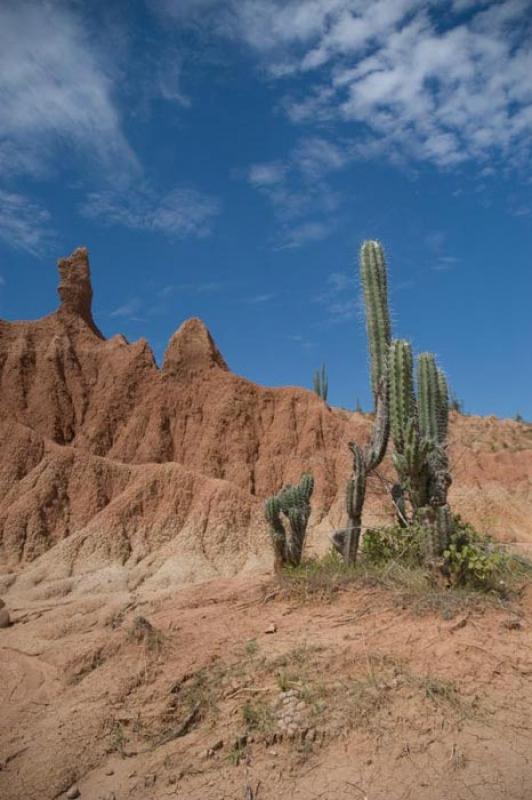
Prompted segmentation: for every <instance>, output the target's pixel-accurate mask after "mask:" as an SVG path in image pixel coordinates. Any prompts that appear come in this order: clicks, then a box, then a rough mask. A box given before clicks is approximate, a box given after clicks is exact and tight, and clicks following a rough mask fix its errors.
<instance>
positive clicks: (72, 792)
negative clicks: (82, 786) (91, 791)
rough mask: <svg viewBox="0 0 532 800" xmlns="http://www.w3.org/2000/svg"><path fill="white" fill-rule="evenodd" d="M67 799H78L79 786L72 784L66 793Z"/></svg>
mask: <svg viewBox="0 0 532 800" xmlns="http://www.w3.org/2000/svg"><path fill="white" fill-rule="evenodd" d="M66 796H67V800H76V797H79V796H80V791H79V789H78V787H77V786H71V787H70V789H69V790H68V792H67V793H66Z"/></svg>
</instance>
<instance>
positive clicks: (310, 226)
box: [278, 220, 334, 250]
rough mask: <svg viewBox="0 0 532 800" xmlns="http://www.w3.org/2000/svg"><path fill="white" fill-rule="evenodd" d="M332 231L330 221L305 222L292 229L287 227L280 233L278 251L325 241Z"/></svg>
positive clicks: (332, 223)
mask: <svg viewBox="0 0 532 800" xmlns="http://www.w3.org/2000/svg"><path fill="white" fill-rule="evenodd" d="M333 230H334V222H333V221H332V220H307V221H305V222H301V223H299V224H298V225H294V226H293V227H287V228H285V230H284V231H283V233H282V238H281V242H280V244H279V245H278V249H279V250H288V249H292V248H296V247H301V246H302V245H305V244H309V243H310V242H319V241H321V240H322V239H326V238H327V237H328V236H330V235H331V233H332V232H333Z"/></svg>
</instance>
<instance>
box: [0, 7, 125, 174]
mask: <svg viewBox="0 0 532 800" xmlns="http://www.w3.org/2000/svg"><path fill="white" fill-rule="evenodd" d="M0 130H1V132H2V143H1V145H0V171H2V172H7V171H25V172H31V174H32V175H34V174H35V171H42V170H44V169H46V167H47V165H48V163H49V162H50V161H51V160H52V159H53V157H54V155H57V153H58V152H61V153H64V152H65V145H66V146H67V150H70V151H71V152H82V153H83V154H84V155H89V156H92V157H95V158H96V159H98V160H99V161H101V162H103V163H104V164H105V165H106V167H107V168H112V169H113V172H116V171H117V170H118V169H119V168H127V169H128V170H131V169H133V168H135V167H136V166H137V162H136V158H135V156H134V154H133V153H132V151H131V149H130V147H129V145H128V142H127V141H126V138H125V136H124V134H123V132H122V127H121V120H120V117H119V113H118V111H117V108H116V105H115V102H114V99H113V81H112V78H111V74H110V72H109V69H108V68H107V66H106V63H105V59H104V58H103V56H102V53H101V52H100V51H99V50H98V47H97V45H95V44H94V42H90V41H89V40H88V36H87V26H86V25H85V23H84V21H83V19H82V18H81V17H80V16H79V15H77V14H76V13H75V11H74V10H73V7H72V6H69V5H67V4H60V3H57V2H30V1H29V0H3V2H2V3H1V4H0ZM2 153H4V157H2ZM6 153H8V154H9V158H8V159H6V157H5V154H6ZM0 174H1V172H0Z"/></svg>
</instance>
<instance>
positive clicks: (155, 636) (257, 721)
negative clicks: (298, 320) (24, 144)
mask: <svg viewBox="0 0 532 800" xmlns="http://www.w3.org/2000/svg"><path fill="white" fill-rule="evenodd" d="M58 267H59V278H58V280H59V289H58V291H59V307H58V309H57V310H56V311H54V312H52V313H51V314H49V315H48V316H47V317H45V318H43V319H40V320H36V321H31V322H5V321H2V322H1V323H0V376H1V377H0V391H1V398H2V403H1V407H0V419H1V426H2V436H1V439H0V442H1V447H2V458H1V460H0V596H1V598H2V601H3V603H4V604H5V606H4V608H3V609H0V613H3V615H4V617H3V622H4V623H5V625H6V626H5V627H4V628H3V629H1V630H0V659H1V674H2V676H3V679H2V686H1V692H2V721H1V725H0V796H1V797H2V798H3V800H4V798H5V800H19V799H20V800H21V799H22V798H28V799H29V798H31V800H37V798H50V800H52V799H53V800H55V799H56V798H74V797H79V796H80V797H81V798H82V799H83V800H126V798H127V800H130V799H131V800H134V799H135V798H138V799H139V800H141V798H142V799H143V800H144V799H146V800H147V799H148V798H150V800H151V799H152V798H153V800H159V799H160V798H166V797H177V798H179V797H182V798H190V799H191V800H195V799H196V798H197V799H198V800H199V798H205V799H206V800H211V798H212V800H215V799H216V800H221V798H235V799H236V798H245V800H251V799H252V798H253V800H270V798H271V799H273V798H280V797H289V796H290V797H298V798H299V797H301V798H332V797H344V796H345V797H353V798H367V799H368V800H389V799H390V798H394V800H395V799H397V800H399V798H404V799H405V800H406V799H407V798H427V800H443V798H453V800H454V799H456V798H464V800H466V798H479V800H480V798H483V800H486V798H489V799H490V800H491V798H493V800H495V798H503V797H504V798H506V797H507V798H515V800H518V799H519V800H524V799H525V798H526V797H528V796H529V793H530V787H531V786H532V764H531V762H530V749H531V744H532V732H531V722H530V720H531V712H532V693H531V682H532V631H531V628H530V613H531V611H532V588H531V585H530V582H529V581H528V580H527V579H525V578H523V580H522V581H521V582H520V583H519V586H518V587H517V588H516V590H515V591H513V592H511V593H510V594H507V595H505V596H502V595H497V594H495V595H494V594H493V593H488V594H487V595H482V594H479V593H468V592H465V593H464V592H460V591H457V590H454V589H449V588H448V587H446V586H444V585H441V584H440V585H433V586H432V588H431V589H430V590H427V589H426V588H421V589H419V587H417V586H415V585H413V584H412V585H410V584H408V583H404V582H403V583H401V582H400V581H399V582H397V581H396V580H394V579H393V575H392V574H390V575H389V576H387V575H386V574H384V575H383V573H380V574H379V578H378V579H377V578H376V576H375V575H373V576H372V575H371V574H369V573H368V574H365V575H362V574H361V575H358V574H357V576H356V577H352V576H351V578H349V579H347V578H346V576H344V579H342V578H340V579H338V577H335V578H334V579H333V578H327V575H325V577H323V579H320V580H321V582H320V580H318V582H317V584H316V585H313V584H312V581H311V580H310V579H308V576H305V574H304V575H303V577H302V578H301V576H299V577H298V575H297V574H295V573H294V575H293V576H292V578H291V577H290V571H288V573H287V576H283V575H277V576H274V574H273V561H274V558H273V551H272V546H271V540H270V535H269V529H268V523H267V521H266V518H265V514H264V502H265V499H266V498H267V497H268V496H270V495H272V493H275V492H277V491H278V490H279V489H280V487H282V486H284V485H286V484H288V483H295V482H297V481H298V480H299V477H300V475H301V474H302V473H303V472H305V471H306V472H308V473H311V474H312V476H313V478H314V492H313V497H312V512H311V514H310V520H309V529H308V539H307V543H306V550H305V558H306V559H310V561H309V562H308V563H310V564H312V563H315V564H319V563H326V560H327V558H328V556H327V553H328V552H329V551H330V548H331V541H330V538H329V537H330V535H331V534H332V533H333V532H334V531H335V530H338V529H341V528H343V526H344V525H345V519H344V515H345V483H346V480H347V479H348V477H349V475H350V472H351V469H352V455H351V453H350V451H349V448H348V446H347V445H348V442H349V441H357V442H359V443H361V444H363V443H364V442H365V441H367V440H368V437H370V435H371V428H372V425H373V424H374V415H372V414H362V413H357V412H352V411H348V410H346V409H342V408H335V407H333V406H329V405H328V404H327V403H326V402H324V400H323V398H322V397H320V396H319V395H318V394H317V393H316V392H313V391H310V390H306V389H303V388H296V387H294V388H280V389H270V388H263V387H261V386H258V385H256V384H254V383H252V382H250V381H248V380H246V379H245V378H244V377H240V376H237V375H235V374H234V373H233V372H232V371H231V369H230V366H228V365H227V363H226V361H225V360H224V357H223V355H222V354H221V353H220V351H219V350H218V348H217V346H216V344H215V342H214V341H213V339H212V337H211V335H210V333H209V331H208V330H207V328H206V327H205V325H204V324H203V323H202V322H201V320H199V319H195V318H194V319H189V320H186V321H185V322H183V323H182V324H181V326H180V327H179V329H178V330H177V332H176V333H175V335H174V336H173V337H172V338H171V340H170V342H169V344H168V347H167V350H166V355H165V357H164V362H163V363H162V365H161V366H158V365H157V364H156V361H155V358H154V356H153V353H152V351H151V349H150V347H149V345H148V343H147V342H146V341H145V340H140V341H137V342H134V343H129V342H128V341H127V340H126V339H125V338H124V337H122V336H115V337H113V338H111V339H109V340H107V339H105V338H104V337H103V335H102V334H101V333H100V331H99V329H98V327H97V325H96V323H95V321H94V319H93V315H92V286H91V275H90V267H89V257H88V251H87V250H86V249H85V248H79V249H77V250H75V251H74V252H73V253H72V255H71V256H69V257H68V258H64V259H62V260H60V261H59V262H58ZM49 279H50V281H52V280H53V270H52V269H51V268H50V274H49ZM448 453H449V461H450V468H451V470H452V474H453V483H452V486H451V489H450V494H449V502H450V503H451V505H452V508H453V510H454V511H455V512H458V513H459V514H460V515H461V516H462V518H463V519H465V520H466V521H467V522H468V523H470V524H471V525H474V526H475V528H476V529H478V530H481V531H482V532H483V533H486V534H489V535H490V536H491V537H493V539H494V540H496V541H497V542H498V543H500V544H501V545H503V549H504V551H505V552H507V553H509V554H517V556H518V557H519V558H522V557H526V556H527V554H530V551H531V548H532V528H531V526H530V520H531V519H532V427H531V426H530V425H529V424H527V423H526V422H520V421H514V420H500V419H496V418H494V417H491V418H481V417H475V416H466V415H462V414H460V413H458V412H456V411H452V412H451V414H450V427H449V446H448ZM392 473H393V465H392V463H391V459H390V456H389V455H387V456H386V457H385V459H384V461H383V464H382V468H381V469H380V471H378V472H377V473H375V474H372V475H369V476H368V488H367V504H366V507H365V510H364V528H369V527H375V526H380V525H385V524H389V523H390V521H391V520H393V517H394V504H393V502H392V500H391V497H390V494H389V491H388V490H387V486H388V483H389V480H391V476H392ZM312 559H314V561H313V560H312ZM320 559H321V561H320ZM6 615H7V616H6ZM7 619H9V623H10V624H7Z"/></svg>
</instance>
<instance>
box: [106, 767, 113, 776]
mask: <svg viewBox="0 0 532 800" xmlns="http://www.w3.org/2000/svg"><path fill="white" fill-rule="evenodd" d="M105 774H106V775H108V776H109V775H114V774H115V771H114V769H113V768H112V767H109V769H106V770H105Z"/></svg>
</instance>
